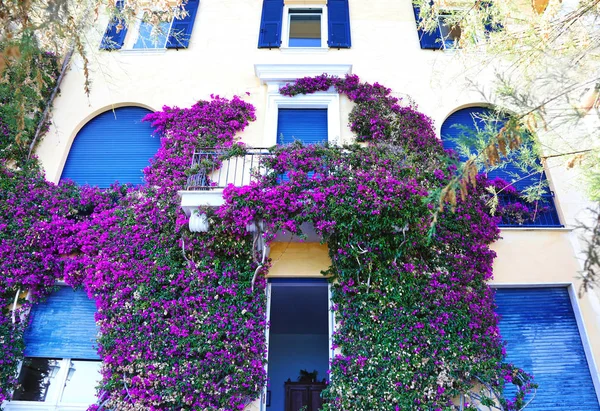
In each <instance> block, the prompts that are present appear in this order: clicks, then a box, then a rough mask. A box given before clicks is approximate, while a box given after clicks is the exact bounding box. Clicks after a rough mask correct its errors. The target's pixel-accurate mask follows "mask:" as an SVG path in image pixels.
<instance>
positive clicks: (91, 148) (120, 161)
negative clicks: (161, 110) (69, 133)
mask: <svg viewBox="0 0 600 411" xmlns="http://www.w3.org/2000/svg"><path fill="white" fill-rule="evenodd" d="M148 113H150V111H149V110H146V109H144V108H141V107H121V108H117V109H115V110H114V111H113V110H109V111H105V112H104V113H102V114H100V115H98V116H96V117H94V118H93V119H92V120H90V121H89V122H88V123H87V124H86V125H85V126H83V128H82V129H81V130H80V131H79V133H77V136H76V137H75V140H74V141H73V145H72V146H71V150H70V152H69V156H68V157H67V161H66V163H65V167H64V169H63V172H62V176H61V180H64V179H70V180H73V181H75V182H76V183H78V184H81V185H83V184H89V185H96V186H98V187H100V188H107V187H109V186H110V185H111V184H113V183H114V182H115V181H118V182H119V183H131V184H135V185H137V184H142V183H143V173H142V169H144V168H145V167H146V166H148V165H149V161H150V159H151V158H152V157H153V156H154V154H156V152H157V151H158V148H159V147H160V138H159V137H158V136H154V135H153V134H152V132H153V131H152V127H151V126H150V123H148V122H142V119H143V118H144V116H145V115H146V114H148Z"/></svg>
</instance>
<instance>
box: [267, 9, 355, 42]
mask: <svg viewBox="0 0 600 411" xmlns="http://www.w3.org/2000/svg"><path fill="white" fill-rule="evenodd" d="M324 7H325V6H323V7H321V8H319V7H315V8H309V9H306V8H305V9H300V8H291V9H289V11H288V12H287V13H286V15H285V16H284V4H283V0H263V9H262V16H261V21H260V34H259V37H258V47H259V48H279V47H280V46H281V43H282V39H284V38H287V39H288V41H287V44H284V46H288V47H322V46H323V44H324V41H325V39H324V38H323V32H324V29H323V28H324V24H325V23H326V24H327V31H328V38H327V45H328V46H329V47H336V48H349V47H350V46H351V40H350V11H349V7H348V0H329V1H328V2H327V6H326V7H327V16H328V17H327V19H328V21H326V22H325V21H323V19H324V18H325V17H324V13H323V9H324ZM284 18H285V19H286V21H287V22H288V32H287V33H282V28H283V19H284Z"/></svg>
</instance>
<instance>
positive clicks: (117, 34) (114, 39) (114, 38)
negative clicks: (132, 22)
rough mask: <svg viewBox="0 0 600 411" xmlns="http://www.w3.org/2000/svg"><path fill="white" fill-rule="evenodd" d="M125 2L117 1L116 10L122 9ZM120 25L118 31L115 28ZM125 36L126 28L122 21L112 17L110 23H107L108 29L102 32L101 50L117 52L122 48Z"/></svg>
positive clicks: (122, 0)
mask: <svg viewBox="0 0 600 411" xmlns="http://www.w3.org/2000/svg"><path fill="white" fill-rule="evenodd" d="M124 3H125V1H124V0H117V3H116V6H117V9H119V10H121V9H123V5H124ZM119 24H121V29H120V30H119V29H118V28H117V26H118V25H119ZM126 34H127V27H126V26H125V23H124V21H123V20H121V19H118V18H117V17H112V18H111V19H110V22H109V23H108V27H106V31H105V32H104V36H103V37H102V42H101V43H100V49H101V50H119V49H120V48H121V47H123V43H124V42H125V35H126Z"/></svg>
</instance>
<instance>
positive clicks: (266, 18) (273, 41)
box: [258, 0, 283, 48]
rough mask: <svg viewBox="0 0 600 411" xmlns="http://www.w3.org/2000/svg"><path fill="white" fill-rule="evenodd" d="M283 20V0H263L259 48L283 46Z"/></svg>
mask: <svg viewBox="0 0 600 411" xmlns="http://www.w3.org/2000/svg"><path fill="white" fill-rule="evenodd" d="M282 21H283V0H263V8H262V16H261V18H260V33H259V35H258V48H278V47H279V46H281V26H282Z"/></svg>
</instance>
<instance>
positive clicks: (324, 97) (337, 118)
mask: <svg viewBox="0 0 600 411" xmlns="http://www.w3.org/2000/svg"><path fill="white" fill-rule="evenodd" d="M254 72H255V74H256V77H258V78H259V79H260V82H261V84H266V85H267V108H266V116H265V118H266V120H265V133H264V136H263V142H262V146H263V147H272V146H274V145H276V144H277V117H278V114H279V109H280V108H300V109H302V108H326V109H327V140H328V141H329V142H330V143H337V142H339V141H340V138H341V127H342V124H341V115H340V96H339V94H338V93H336V92H335V90H333V89H330V90H328V91H320V92H317V93H314V94H300V95H297V96H294V97H287V96H283V95H281V94H280V93H279V88H280V87H282V86H283V85H285V84H287V83H290V82H292V81H294V80H295V79H298V78H302V77H312V76H318V75H321V74H323V73H327V74H329V75H332V76H337V77H344V76H345V75H346V74H351V73H352V65H351V64H255V65H254Z"/></svg>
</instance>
